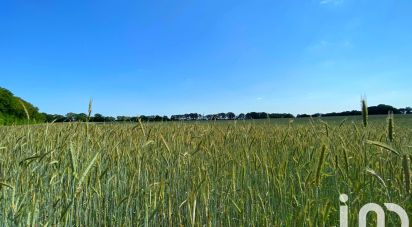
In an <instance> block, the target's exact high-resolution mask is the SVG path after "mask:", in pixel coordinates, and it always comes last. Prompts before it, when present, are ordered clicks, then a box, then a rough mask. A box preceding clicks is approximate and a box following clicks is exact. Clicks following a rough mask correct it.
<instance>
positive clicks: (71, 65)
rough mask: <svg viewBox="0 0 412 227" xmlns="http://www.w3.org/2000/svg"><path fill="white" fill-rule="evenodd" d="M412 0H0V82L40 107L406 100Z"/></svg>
mask: <svg viewBox="0 0 412 227" xmlns="http://www.w3.org/2000/svg"><path fill="white" fill-rule="evenodd" d="M411 12H412V2H411V1H407V0H380V1H372V0H306V1H304V0H301V1H297V0H284V1H277V0H271V1H260V0H254V1H239V0H236V1H234V0H227V1H226V0H225V1H222V0H216V1H215V0H208V1H188V0H185V1H177V0H176V1H170V0H168V1H165V0H158V1H157V0H154V1H136V0H134V1H123V0H116V1H103V0H99V1H75V0H72V1H52V0H41V1H34V0H33V1H29V0H5V1H1V3H0V28H1V29H0V86H2V87H5V88H7V89H9V90H11V91H12V92H14V93H15V94H16V95H18V96H20V97H22V98H24V99H26V100H28V101H30V102H32V103H33V104H35V105H36V106H38V107H39V108H40V110H41V111H44V112H48V113H60V114H64V113H67V112H86V111H87V103H88V100H89V99H90V98H92V99H93V101H94V110H95V112H99V113H102V114H105V115H112V116H117V115H138V114H145V115H149V114H165V115H170V114H180V113H187V112H198V113H203V114H206V113H216V112H228V111H233V112H235V113H240V112H249V111H266V112H291V113H294V114H296V113H316V112H331V111H342V110H351V109H359V105H360V104H359V103H360V102H359V101H360V97H361V96H362V95H366V96H367V98H368V103H369V104H370V105H376V104H379V103H386V104H391V105H394V106H396V107H405V106H411V105H412V103H411V98H412V92H411V89H410V87H411V85H412V66H411V63H412V55H411V54H412V29H411V28H412V14H411Z"/></svg>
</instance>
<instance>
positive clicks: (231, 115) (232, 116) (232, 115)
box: [226, 112, 236, 120]
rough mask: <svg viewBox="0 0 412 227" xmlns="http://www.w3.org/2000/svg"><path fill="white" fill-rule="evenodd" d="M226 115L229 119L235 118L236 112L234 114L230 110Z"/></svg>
mask: <svg viewBox="0 0 412 227" xmlns="http://www.w3.org/2000/svg"><path fill="white" fill-rule="evenodd" d="M226 117H227V119H229V120H233V119H235V117H236V114H234V113H233V112H228V113H227V114H226Z"/></svg>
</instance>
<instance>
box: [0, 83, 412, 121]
mask: <svg viewBox="0 0 412 227" xmlns="http://www.w3.org/2000/svg"><path fill="white" fill-rule="evenodd" d="M25 108H26V110H27V113H28V115H29V117H30V122H31V123H34V122H86V121H89V122H137V121H144V122H158V121H200V120H245V119H268V118H294V117H295V116H294V115H293V114H290V113H266V112H249V113H246V114H244V113H240V114H239V115H236V114H235V113H233V112H228V113H216V114H207V115H202V114H198V113H187V114H179V115H172V116H171V117H170V118H169V117H168V116H159V115H151V116H145V115H140V116H133V117H132V116H117V117H116V118H114V117H111V116H104V115H102V114H99V113H96V114H94V115H92V116H90V117H89V116H88V115H87V114H85V113H67V114H66V115H65V116H63V115H59V114H47V113H39V111H38V109H37V108H36V107H34V106H33V105H32V104H30V103H29V102H27V101H24V100H23V99H21V98H19V97H16V96H14V95H13V93H11V92H10V91H9V90H7V89H4V88H1V87H0V125H5V124H22V123H27V122H28V119H27V115H26V110H25ZM389 111H392V112H393V113H394V114H412V108H411V107H405V108H400V109H397V108H395V107H393V106H390V105H385V104H379V105H377V106H370V107H368V112H369V114H370V115H378V114H387V113H388V112H389ZM353 115H361V111H359V110H352V111H343V112H338V113H336V112H332V113H325V114H322V113H316V114H312V115H308V114H298V115H297V116H296V117H298V118H303V117H330V116H353Z"/></svg>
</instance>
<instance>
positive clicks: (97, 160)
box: [0, 115, 412, 226]
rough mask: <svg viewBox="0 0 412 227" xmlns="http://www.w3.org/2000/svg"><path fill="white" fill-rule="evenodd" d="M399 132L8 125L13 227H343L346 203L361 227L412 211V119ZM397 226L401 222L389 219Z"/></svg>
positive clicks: (3, 142)
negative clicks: (363, 217)
mask: <svg viewBox="0 0 412 227" xmlns="http://www.w3.org/2000/svg"><path fill="white" fill-rule="evenodd" d="M390 122H392V121H390ZM392 123H393V122H392ZM392 123H391V124H392ZM391 124H389V123H388V120H387V117H386V116H376V117H369V120H368V125H367V126H366V127H365V126H364V125H363V122H362V117H349V118H343V117H342V118H333V117H332V118H313V119H311V118H303V119H296V120H289V119H280V120H274V119H268V120H257V121H252V120H251V121H208V122H164V123H161V122H159V123H127V124H92V123H62V124H60V123H59V124H58V123H53V124H39V125H24V126H4V127H0V201H1V202H0V221H1V225H2V226H26V225H32V226H64V225H67V226H339V206H340V205H341V203H340V202H339V195H340V194H347V195H348V197H349V200H348V202H347V206H348V207H349V222H350V225H351V226H357V220H358V219H357V217H358V212H359V209H360V207H362V206H363V205H364V204H366V203H369V202H375V203H378V204H383V203H385V202H391V203H396V204H398V205H400V206H402V207H403V208H404V209H405V210H406V211H407V212H408V213H411V212H412V200H411V196H410V195H411V193H412V192H411V188H410V164H409V157H410V154H412V153H411V151H412V148H410V147H409V146H411V145H412V118H411V117H407V116H398V115H395V118H394V124H392V125H391ZM371 218H373V216H371ZM386 222H387V224H388V226H394V225H395V224H396V223H399V220H398V218H397V216H396V215H395V214H390V213H389V212H387V215H386ZM371 223H372V222H371Z"/></svg>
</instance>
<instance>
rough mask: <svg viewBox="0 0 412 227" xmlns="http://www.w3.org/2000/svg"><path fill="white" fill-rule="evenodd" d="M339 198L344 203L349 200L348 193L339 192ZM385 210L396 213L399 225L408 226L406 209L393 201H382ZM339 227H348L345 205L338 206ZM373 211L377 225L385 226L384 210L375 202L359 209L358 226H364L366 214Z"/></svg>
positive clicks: (378, 226) (346, 207)
mask: <svg viewBox="0 0 412 227" xmlns="http://www.w3.org/2000/svg"><path fill="white" fill-rule="evenodd" d="M339 200H340V201H341V202H342V203H345V204H346V202H347V201H348V200H349V198H348V195H346V194H341V195H340V196H339ZM384 205H385V207H386V209H387V210H389V211H391V212H394V213H396V214H397V215H398V216H399V218H400V220H401V227H409V217H408V214H407V213H406V211H405V210H404V209H403V208H402V207H401V206H399V205H397V204H394V203H384ZM339 212H340V227H349V214H348V213H349V208H348V206H347V205H343V206H340V209H339ZM369 212H375V213H376V216H377V227H385V211H384V210H383V208H382V207H381V206H380V205H378V204H376V203H368V204H366V205H364V206H363V207H362V208H361V209H360V210H359V227H366V223H367V215H368V213H369Z"/></svg>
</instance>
